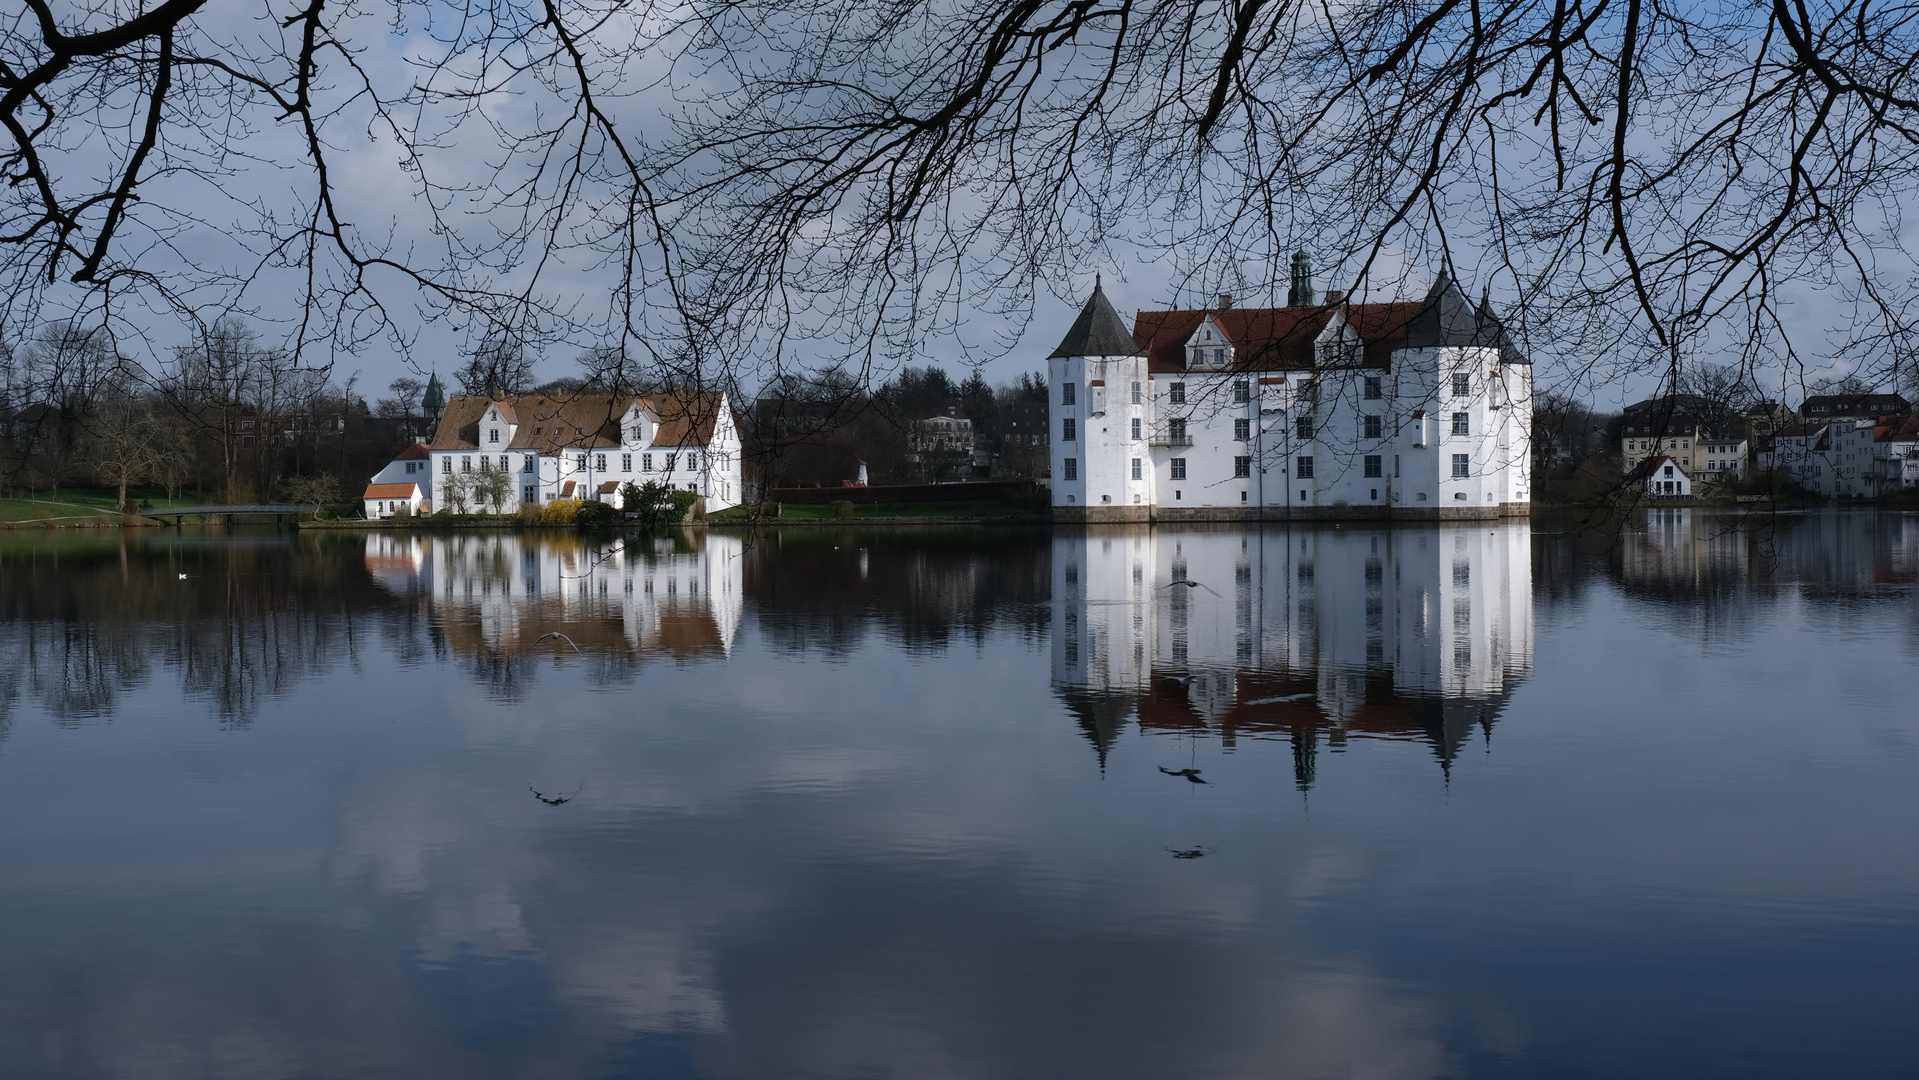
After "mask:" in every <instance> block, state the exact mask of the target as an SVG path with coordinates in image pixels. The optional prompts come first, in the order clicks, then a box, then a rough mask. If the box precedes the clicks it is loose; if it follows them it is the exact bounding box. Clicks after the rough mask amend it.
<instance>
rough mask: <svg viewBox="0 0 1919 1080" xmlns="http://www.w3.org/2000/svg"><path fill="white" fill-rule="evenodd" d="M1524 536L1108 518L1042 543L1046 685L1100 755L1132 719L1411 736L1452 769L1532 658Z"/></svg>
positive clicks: (1304, 744) (1306, 751)
mask: <svg viewBox="0 0 1919 1080" xmlns="http://www.w3.org/2000/svg"><path fill="white" fill-rule="evenodd" d="M1531 546H1532V545H1531V529H1530V527H1529V526H1527V525H1525V524H1523V523H1522V524H1510V523H1501V524H1496V525H1479V524H1475V525H1459V526H1437V527H1432V528H1424V529H1420V528H1411V529H1408V528H1403V527H1402V528H1399V529H1386V528H1377V529H1365V528H1320V529H1263V530H1258V531H1250V530H1239V529H1233V530H1216V531H1206V530H1199V529H1165V528H1162V529H1149V528H1146V527H1143V526H1142V527H1138V528H1127V529H1121V528H1106V529H1097V530H1090V531H1086V532H1082V533H1065V532H1062V533H1060V534H1059V535H1056V536H1055V538H1054V540H1053V597H1054V600H1053V609H1054V614H1053V619H1054V626H1055V627H1056V629H1057V633H1056V634H1055V635H1054V638H1053V651H1052V662H1053V684H1054V686H1055V687H1056V689H1057V690H1058V692H1059V693H1060V694H1061V695H1062V696H1063V697H1064V698H1065V699H1066V701H1067V702H1068V703H1069V706H1070V707H1071V708H1072V709H1073V711H1074V713H1075V714H1076V715H1077V716H1078V717H1079V719H1080V723H1081V725H1082V727H1084V728H1085V730H1086V732H1087V735H1088V737H1089V738H1090V739H1092V741H1093V743H1094V745H1095V747H1097V748H1098V750H1099V753H1100V757H1101V760H1102V761H1104V759H1105V756H1106V752H1107V750H1108V748H1109V747H1110V746H1111V745H1112V742H1113V740H1114V739H1115V738H1116V737H1117V736H1118V735H1119V733H1120V732H1121V731H1123V730H1124V729H1125V728H1126V727H1127V726H1128V725H1130V724H1137V726H1138V728H1139V730H1140V731H1141V732H1144V733H1148V734H1153V733H1164V732H1191V731H1198V730H1204V731H1212V732H1216V733H1217V734H1218V736H1219V739H1220V741H1221V742H1222V743H1223V744H1225V745H1227V746H1231V745H1233V743H1234V742H1235V741H1236V740H1238V739H1242V738H1274V737H1283V738H1286V739H1289V740H1291V741H1292V743H1293V749H1294V762H1295V770H1294V781H1295V783H1296V784H1298V785H1299V786H1300V787H1301V788H1305V787H1307V786H1309V785H1311V783H1312V782H1313V779H1314V775H1315V770H1316V760H1317V754H1318V750H1319V746H1320V743H1321V740H1322V738H1323V739H1324V741H1325V744H1326V745H1327V747H1328V748H1330V749H1332V750H1334V751H1338V750H1340V749H1342V748H1344V747H1345V745H1346V743H1347V740H1348V739H1351V738H1366V737H1373V738H1391V739H1403V738H1421V739H1425V740H1426V741H1427V742H1429V743H1430V744H1431V746H1432V748H1433V751H1434V753H1435V754H1436V755H1437V756H1438V759H1439V762H1440V764H1441V766H1442V768H1443V767H1449V766H1450V763H1451V762H1452V760H1453V758H1454V757H1455V756H1456V755H1457V754H1458V752H1459V749H1460V746H1461V744H1462V743H1463V742H1464V741H1465V740H1466V738H1467V736H1468V735H1469V734H1470V733H1471V732H1472V731H1473V730H1474V729H1478V730H1480V731H1481V732H1485V733H1489V732H1490V730H1491V727H1492V724H1493V722H1494V720H1496V719H1497V718H1498V716H1499V713H1500V711H1501V709H1502V708H1503V707H1504V705H1505V703H1506V701H1507V699H1508V698H1509V697H1510V695H1511V693H1512V690H1513V687H1514V686H1515V685H1516V684H1517V683H1518V681H1519V680H1520V679H1522V678H1523V677H1524V676H1525V674H1526V672H1527V670H1528V669H1529V668H1530V667H1531V664H1532V648H1533V608H1532V603H1533V602H1532V572H1531V565H1532V564H1531Z"/></svg>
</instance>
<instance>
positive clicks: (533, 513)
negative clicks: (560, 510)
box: [520, 502, 541, 525]
mask: <svg viewBox="0 0 1919 1080" xmlns="http://www.w3.org/2000/svg"><path fill="white" fill-rule="evenodd" d="M540 517H541V511H540V504H539V503H531V502H530V503H521V504H520V522H521V523H522V524H525V525H538V524H539V523H540Z"/></svg>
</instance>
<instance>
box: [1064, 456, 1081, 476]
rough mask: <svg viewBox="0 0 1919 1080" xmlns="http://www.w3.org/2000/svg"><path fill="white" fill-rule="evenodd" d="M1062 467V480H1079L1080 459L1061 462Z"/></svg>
mask: <svg viewBox="0 0 1919 1080" xmlns="http://www.w3.org/2000/svg"><path fill="white" fill-rule="evenodd" d="M1061 466H1062V467H1061V469H1060V478H1061V479H1063V480H1078V479H1079V459H1078V458H1070V457H1069V458H1067V459H1066V460H1065V461H1063V462H1061Z"/></svg>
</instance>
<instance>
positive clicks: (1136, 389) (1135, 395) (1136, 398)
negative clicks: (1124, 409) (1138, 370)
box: [1133, 383, 1139, 405]
mask: <svg viewBox="0 0 1919 1080" xmlns="http://www.w3.org/2000/svg"><path fill="white" fill-rule="evenodd" d="M1133 404H1135V405H1137V404H1139V384H1138V383H1134V384H1133Z"/></svg>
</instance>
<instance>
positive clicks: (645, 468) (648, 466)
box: [640, 454, 653, 472]
mask: <svg viewBox="0 0 1919 1080" xmlns="http://www.w3.org/2000/svg"><path fill="white" fill-rule="evenodd" d="M640 471H641V472H652V471H653V455H652V454H641V455H640Z"/></svg>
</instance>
